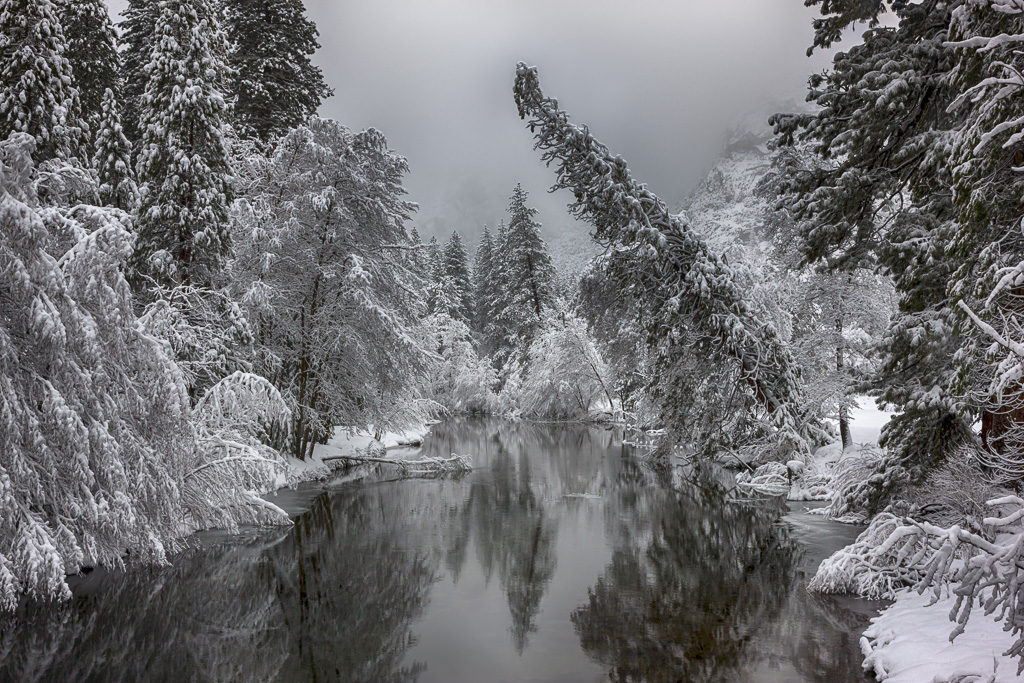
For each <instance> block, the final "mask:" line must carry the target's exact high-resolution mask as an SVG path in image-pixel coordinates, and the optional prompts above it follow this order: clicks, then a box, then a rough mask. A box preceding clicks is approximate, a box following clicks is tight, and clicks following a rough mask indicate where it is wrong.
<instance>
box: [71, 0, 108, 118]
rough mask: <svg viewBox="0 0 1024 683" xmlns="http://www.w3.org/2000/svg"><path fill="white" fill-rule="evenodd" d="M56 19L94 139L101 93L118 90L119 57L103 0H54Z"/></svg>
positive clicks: (82, 109)
mask: <svg viewBox="0 0 1024 683" xmlns="http://www.w3.org/2000/svg"><path fill="white" fill-rule="evenodd" d="M56 4H57V16H58V17H59V18H60V23H61V27H62V28H63V29H64V38H65V40H66V41H67V49H66V50H65V52H64V56H65V57H66V58H67V60H68V63H69V64H70V65H71V74H72V76H73V78H74V84H75V88H77V89H78V101H79V103H80V104H81V111H82V118H84V119H85V121H86V122H87V123H88V124H89V130H90V132H91V133H92V135H93V136H95V134H96V131H97V129H98V128H99V124H100V119H101V117H102V116H103V114H104V103H103V99H104V93H105V92H106V91H107V89H111V90H113V91H114V92H115V93H116V92H118V90H119V88H120V74H119V71H120V56H119V55H118V53H117V34H116V33H115V32H114V24H113V22H111V21H110V12H109V11H108V10H107V3H106V2H104V0H56Z"/></svg>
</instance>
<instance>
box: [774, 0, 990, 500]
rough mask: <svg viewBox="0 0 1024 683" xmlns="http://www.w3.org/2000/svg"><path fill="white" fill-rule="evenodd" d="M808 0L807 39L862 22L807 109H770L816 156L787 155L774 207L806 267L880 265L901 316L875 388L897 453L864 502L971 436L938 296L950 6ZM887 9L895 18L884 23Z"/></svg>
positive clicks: (946, 230) (947, 237)
mask: <svg viewBox="0 0 1024 683" xmlns="http://www.w3.org/2000/svg"><path fill="white" fill-rule="evenodd" d="M814 4H821V7H822V18H820V19H818V20H816V21H815V37H814V47H821V48H828V47H829V46H831V45H832V44H833V43H834V42H835V41H836V40H838V39H839V38H840V36H841V34H842V32H843V31H844V30H845V29H846V28H848V27H849V26H851V25H853V24H854V23H855V22H858V21H863V22H868V23H869V25H870V28H869V30H868V31H867V32H866V33H864V36H863V41H862V42H861V43H860V44H858V45H856V46H854V47H852V48H850V49H849V50H848V51H846V52H840V53H838V54H837V55H836V56H835V58H834V60H833V64H832V68H831V69H830V70H828V71H826V72H825V73H823V74H816V75H813V76H812V77H811V79H810V85H811V91H810V93H809V95H808V99H809V100H811V101H813V102H815V103H816V104H817V105H818V108H817V109H816V110H815V111H814V113H810V114H802V115H777V116H775V117H773V123H774V124H775V127H776V133H777V136H778V137H777V140H778V142H779V143H780V144H782V145H787V144H792V143H794V142H796V141H804V142H806V143H808V144H809V147H810V150H811V152H812V153H813V155H815V157H816V159H815V160H814V162H813V163H809V164H805V163H803V162H802V161H800V160H799V158H797V157H794V158H793V161H794V163H793V165H792V166H791V168H789V169H787V170H786V171H785V173H784V180H783V182H782V187H781V199H780V202H779V205H780V206H781V207H785V208H786V209H787V210H788V211H789V212H790V213H791V215H792V216H793V218H794V219H795V220H796V221H797V223H798V232H799V233H800V245H799V249H800V251H801V252H802V254H803V256H804V261H805V262H807V263H811V264H821V265H824V266H826V267H827V268H829V269H831V270H839V271H853V270H855V269H856V268H861V267H864V268H869V269H873V268H876V267H877V268H879V269H881V270H882V271H883V272H884V273H886V274H888V275H889V276H891V277H892V279H893V282H894V285H895V287H896V291H897V295H898V311H897V313H896V314H895V316H894V317H893V319H892V321H891V323H890V325H889V329H888V332H887V333H886V335H885V337H884V339H883V340H882V343H881V345H880V352H881V362H880V363H879V364H878V366H877V371H876V373H875V375H874V380H873V392H874V393H875V394H876V395H877V396H878V398H879V400H880V401H881V402H882V403H883V404H884V405H887V406H891V407H894V408H896V409H897V410H898V411H899V413H898V414H897V415H896V416H895V417H894V418H893V419H892V420H891V421H890V422H889V424H888V425H887V426H886V428H885V430H884V432H883V435H882V439H881V442H882V444H883V445H884V446H885V448H886V449H887V452H888V453H889V454H890V455H891V456H892V458H893V460H892V461H891V462H890V465H891V466H890V467H889V468H888V470H889V471H888V473H887V474H885V475H884V476H881V477H877V478H875V481H877V482H879V483H880V485H879V486H872V487H869V488H871V490H870V491H868V490H865V491H863V492H862V494H863V495H861V498H862V499H863V500H864V502H867V503H869V504H870V505H871V506H872V507H873V506H875V505H878V504H882V503H883V501H884V500H885V499H886V498H887V497H888V496H890V495H891V494H892V493H893V492H894V491H895V490H896V489H897V488H898V487H900V486H902V485H903V482H905V481H906V480H907V478H908V477H909V478H910V479H912V480H920V478H921V477H923V476H924V474H925V473H926V472H927V471H928V470H929V469H930V468H931V467H933V466H935V465H936V464H938V463H940V462H941V461H942V459H943V458H944V457H945V456H946V455H947V454H948V453H949V452H950V451H951V449H954V448H956V447H957V445H959V444H962V443H963V442H965V441H969V440H971V433H970V429H969V425H970V423H971V422H972V421H973V418H972V417H971V416H969V415H965V414H963V406H962V403H961V401H960V400H959V399H958V397H957V396H955V395H953V394H952V393H951V392H950V382H951V380H952V379H953V375H954V364H953V356H954V353H955V352H956V349H957V348H959V346H960V343H961V342H960V340H959V338H958V333H957V326H956V324H955V320H954V319H953V315H952V311H951V308H950V304H951V302H950V301H949V299H948V296H947V291H946V285H947V283H948V282H949V278H950V276H951V275H952V274H953V272H954V271H955V270H956V268H957V259H958V258H959V255H957V254H954V253H953V252H951V251H950V250H949V248H948V247H949V246H950V241H951V238H952V236H953V233H954V230H955V224H954V220H955V218H956V210H955V207H954V203H953V192H952V177H951V174H950V168H951V167H950V164H949V151H950V150H951V149H952V147H953V141H954V136H955V129H956V128H957V126H958V125H959V123H958V116H957V115H956V114H953V113H950V112H949V111H948V107H949V105H950V104H951V102H952V101H953V99H954V97H955V91H954V89H953V88H951V87H950V80H949V78H948V75H949V72H950V71H951V69H952V68H953V66H954V60H953V54H952V51H951V50H950V49H949V48H947V47H946V46H945V45H944V43H945V41H947V40H948V38H949V27H950V22H951V10H952V5H951V4H950V3H946V2H942V1H941V0H926V1H924V2H920V3H905V2H899V1H898V0H878V1H876V2H870V3H864V2H860V0H828V1H819V0H816V1H815V3H814ZM889 10H892V11H894V12H895V13H896V16H897V18H898V24H897V25H896V26H885V25H880V22H879V17H880V16H881V15H882V13H884V12H886V11H889ZM812 49H813V47H812ZM859 495H860V494H859Z"/></svg>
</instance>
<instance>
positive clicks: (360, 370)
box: [231, 117, 430, 457]
mask: <svg viewBox="0 0 1024 683" xmlns="http://www.w3.org/2000/svg"><path fill="white" fill-rule="evenodd" d="M407 169H408V165H407V162H406V160H405V159H404V158H403V157H401V156H399V155H398V154H396V153H394V152H393V151H391V150H389V149H388V148H387V143H386V141H385V139H384V136H383V135H382V134H381V133H380V132H378V131H376V130H373V129H369V130H366V131H363V132H360V133H353V132H351V131H349V130H348V129H347V128H345V127H344V126H342V125H341V124H339V123H337V122H336V121H331V120H324V119H319V118H317V117H312V118H311V119H310V120H309V121H308V122H307V123H306V124H305V125H302V126H299V127H298V128H295V129H293V130H292V131H290V132H289V133H288V134H287V135H286V136H284V137H283V138H281V140H280V142H279V143H278V144H277V145H276V146H275V148H274V152H273V155H272V156H271V157H270V158H269V159H268V158H266V157H264V156H262V155H258V154H257V155H254V156H252V157H250V158H248V159H246V160H244V161H243V163H242V164H241V166H240V168H239V178H240V188H241V190H242V192H241V194H242V197H243V198H244V201H242V202H240V206H239V211H238V215H237V224H236V239H235V243H236V247H235V254H236V255H235V259H234V261H233V263H232V266H231V275H232V281H233V286H235V287H236V288H237V289H238V294H239V297H240V299H241V300H242V301H243V303H244V305H245V306H246V308H247V310H248V312H249V319H250V320H251V322H252V324H253V327H254V328H255V336H256V340H257V346H256V354H255V360H254V363H255V365H256V369H257V371H259V372H260V373H261V374H263V375H264V376H266V377H268V378H269V379H270V380H271V381H272V382H273V383H274V384H275V385H276V386H277V387H278V388H279V389H280V390H281V392H282V394H283V396H284V398H285V401H286V402H287V404H288V405H289V407H290V408H291V414H292V424H291V429H290V430H289V434H290V441H289V442H288V443H287V447H288V450H289V451H290V452H291V453H293V454H294V455H296V456H297V457H307V456H309V455H310V453H311V452H312V449H313V446H314V445H315V444H316V443H319V442H322V441H323V440H324V439H325V438H327V436H328V435H329V434H330V432H331V430H332V429H333V428H334V427H335V426H339V425H343V426H346V427H353V428H365V427H368V426H370V425H373V427H375V428H376V429H381V430H386V429H389V428H392V427H404V426H407V425H404V424H402V422H403V420H406V419H408V418H409V416H410V413H411V412H412V411H414V410H415V409H416V407H417V402H416V400H415V399H416V396H415V392H416V390H417V389H418V387H420V386H421V384H418V382H420V380H421V379H422V377H423V375H424V370H425V366H426V362H427V360H428V358H429V356H430V352H429V351H427V350H426V349H425V348H424V346H425V344H424V341H423V339H422V338H420V336H419V329H418V321H419V319H420V318H421V316H422V315H423V301H422V299H421V296H420V294H419V293H418V292H421V291H422V284H421V281H420V279H419V277H418V276H417V275H416V274H415V273H414V272H413V271H412V270H411V268H410V265H411V264H410V262H409V260H408V259H406V258H405V251H406V250H405V249H403V248H401V247H402V245H404V244H406V243H407V241H408V239H409V238H408V235H407V233H406V231H405V227H404V222H405V221H406V220H407V219H408V218H409V215H410V214H411V212H412V211H413V210H414V209H415V205H414V204H411V203H410V202H407V201H405V200H404V198H403V195H404V194H405V190H404V189H403V188H402V184H401V183H402V177H403V175H404V174H405V173H406V172H407ZM396 407H397V410H396Z"/></svg>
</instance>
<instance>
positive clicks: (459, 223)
mask: <svg viewBox="0 0 1024 683" xmlns="http://www.w3.org/2000/svg"><path fill="white" fill-rule="evenodd" d="M306 7H307V11H308V13H309V16H310V18H312V19H313V20H314V21H315V22H316V23H317V26H318V27H319V29H320V42H321V45H322V48H321V50H320V52H319V53H318V54H317V56H316V62H317V63H318V64H319V65H320V66H321V67H322V68H323V70H324V75H325V76H326V79H327V82H328V83H329V84H330V85H331V86H332V87H333V88H334V89H335V95H334V97H332V98H330V99H329V100H327V101H325V103H324V104H323V106H322V107H321V114H323V115H326V116H330V117H333V118H336V119H338V120H339V121H341V122H342V123H344V124H345V125H347V126H349V127H352V128H357V129H361V128H364V127H367V126H374V127H376V128H378V129H380V130H382V131H383V132H384V134H385V135H386V136H387V138H388V141H389V143H390V145H391V147H392V148H394V149H395V150H397V151H398V152H400V153H401V154H404V155H405V156H406V157H408V159H409V163H410V166H411V169H412V171H411V174H410V175H409V178H408V183H407V187H408V189H409V191H410V195H411V197H410V198H411V199H412V200H414V201H416V202H418V203H419V204H420V207H421V210H420V212H419V216H418V217H417V220H416V224H417V227H419V228H420V230H421V232H424V233H425V234H426V235H429V234H432V233H434V232H441V231H443V232H444V233H445V234H446V233H448V232H450V230H451V229H452V228H453V227H456V228H458V229H460V231H466V232H468V231H471V230H474V228H475V229H476V231H478V230H479V229H480V227H482V226H479V225H475V224H476V223H479V222H483V221H486V222H488V223H489V224H490V225H491V226H492V227H493V226H494V224H495V223H496V222H497V220H498V219H499V218H501V217H502V215H503V211H504V209H505V207H506V205H507V198H508V195H509V193H510V192H511V190H512V187H513V186H514V185H515V183H516V182H522V183H523V186H524V187H525V188H526V189H527V190H528V191H530V193H531V199H532V200H534V201H535V202H536V205H537V206H538V207H539V208H540V209H541V216H540V220H541V221H542V222H543V223H544V224H545V233H546V235H548V236H550V237H557V236H558V234H559V233H563V232H565V231H566V230H570V232H572V233H573V234H576V235H579V234H581V233H580V231H579V230H578V229H575V230H574V229H571V226H570V225H569V223H570V222H571V220H572V219H571V218H569V217H568V215H567V214H566V212H565V210H564V206H565V203H566V200H565V198H563V197H561V196H558V195H556V196H553V197H545V196H543V195H545V194H546V191H547V188H548V187H549V186H550V185H551V183H552V181H553V179H554V176H553V173H552V172H551V171H550V170H549V169H546V168H545V167H544V166H543V165H542V164H541V163H540V161H539V158H538V154H537V152H535V151H534V150H533V141H532V138H531V136H530V133H529V131H528V130H527V129H526V128H525V127H524V125H523V123H522V122H521V121H520V120H519V118H518V115H517V114H516V108H515V103H514V101H513V99H512V81H513V78H514V75H515V65H516V62H517V61H520V60H522V61H525V62H527V63H528V64H531V65H536V66H537V67H539V69H540V78H541V85H542V87H543V88H544V91H545V93H546V94H547V95H549V96H553V97H557V98H558V101H559V104H560V105H561V106H562V107H563V108H565V109H566V110H567V111H568V112H569V113H570V114H571V115H572V117H573V120H574V121H576V122H583V123H587V124H588V125H590V128H591V130H592V131H593V133H594V134H595V135H596V136H597V137H598V138H599V139H600V140H601V141H602V142H604V143H605V144H607V145H608V146H609V147H610V148H611V150H612V151H613V152H615V153H618V154H622V155H623V156H624V157H625V158H626V160H627V161H628V162H629V165H630V168H631V169H632V170H633V172H634V174H635V176H636V177H637V178H638V179H640V180H641V181H643V182H646V183H648V185H649V186H650V187H651V189H653V190H654V191H655V192H656V193H658V194H659V195H660V196H662V197H663V198H664V199H666V200H667V201H668V202H669V204H670V205H673V206H675V205H677V204H678V202H679V201H680V200H682V199H683V198H684V197H685V195H686V193H687V192H688V191H689V190H690V189H691V188H692V187H693V186H694V185H695V184H696V183H697V182H699V181H700V179H701V178H702V177H703V175H704V173H705V172H706V171H707V169H708V167H709V165H710V164H711V163H712V162H713V160H714V158H715V156H716V155H717V153H718V151H719V150H720V148H721V145H722V141H723V138H724V135H725V133H726V131H727V129H728V128H729V126H730V125H731V124H732V123H733V122H734V121H735V120H736V119H738V118H740V117H742V116H744V115H748V114H751V113H753V114H755V115H757V116H758V117H759V118H763V117H765V116H766V115H767V114H768V113H770V112H771V110H773V109H778V108H780V107H787V106H788V107H791V106H792V102H800V101H802V100H803V96H804V93H805V91H806V84H807V77H808V75H809V74H811V73H812V72H813V71H820V70H821V69H822V68H823V66H825V64H826V57H825V56H824V55H822V56H819V55H815V57H813V58H807V57H806V56H805V51H806V49H807V46H808V45H809V44H810V42H811V35H812V29H811V19H812V17H813V16H815V11H814V10H811V9H808V8H805V7H804V6H803V1H802V0H631V1H630V2H622V1H621V0H614V1H612V0H515V1H509V2H506V1H504V0H306ZM563 194H565V193H563ZM465 236H467V237H468V235H465ZM473 237H475V235H474V236H473ZM470 241H471V242H472V241H475V240H473V239H471V240H470Z"/></svg>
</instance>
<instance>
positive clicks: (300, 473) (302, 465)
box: [276, 425, 430, 488]
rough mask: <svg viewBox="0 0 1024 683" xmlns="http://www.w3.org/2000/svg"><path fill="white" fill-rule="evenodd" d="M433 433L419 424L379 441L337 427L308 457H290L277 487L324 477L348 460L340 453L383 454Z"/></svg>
mask: <svg viewBox="0 0 1024 683" xmlns="http://www.w3.org/2000/svg"><path fill="white" fill-rule="evenodd" d="M429 432H430V426H429V425H419V426H417V427H414V428H411V429H408V430H406V431H404V432H386V433H384V434H383V435H381V438H380V440H377V439H374V438H373V434H372V433H370V432H367V431H365V430H351V429H348V428H346V427H336V428H335V430H334V435H333V436H332V437H331V438H330V439H329V440H328V441H327V443H325V444H317V445H316V446H315V447H314V448H313V456H312V457H310V458H309V459H307V460H299V459H298V458H295V457H291V456H289V457H288V458H287V466H288V469H287V472H283V473H281V474H280V475H279V476H278V480H277V482H276V483H277V487H278V488H283V487H285V486H291V485H295V484H297V483H300V482H303V481H313V480H317V479H324V478H326V477H327V476H329V475H330V473H331V471H332V470H335V469H338V468H340V467H343V466H344V465H345V461H344V460H342V459H337V456H340V455H366V454H367V453H370V454H373V455H375V456H376V457H383V451H385V450H387V451H391V450H397V449H408V448H416V447H418V446H419V445H420V444H421V443H422V442H423V439H424V438H425V437H426V435H427V434H428V433H429Z"/></svg>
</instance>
